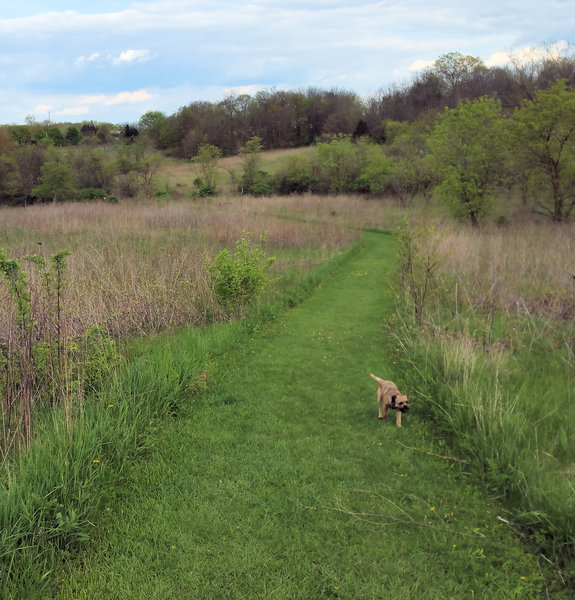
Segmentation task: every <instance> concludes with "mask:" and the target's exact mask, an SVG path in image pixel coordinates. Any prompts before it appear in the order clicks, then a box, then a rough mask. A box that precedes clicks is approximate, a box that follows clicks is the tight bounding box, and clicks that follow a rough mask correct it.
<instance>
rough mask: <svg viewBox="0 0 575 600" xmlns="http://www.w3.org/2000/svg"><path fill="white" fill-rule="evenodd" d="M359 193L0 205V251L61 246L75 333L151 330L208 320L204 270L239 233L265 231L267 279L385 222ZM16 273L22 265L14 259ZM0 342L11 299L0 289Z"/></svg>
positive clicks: (211, 311)
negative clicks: (273, 257)
mask: <svg viewBox="0 0 575 600" xmlns="http://www.w3.org/2000/svg"><path fill="white" fill-rule="evenodd" d="M385 212H386V211H385V204H382V203H381V202H377V201H373V200H364V199H362V198H359V197H353V196H341V197H337V198H327V197H314V196H302V197H290V198H248V197H245V198H244V197H231V196H230V197H223V198H217V199H214V200H209V201H197V202H196V201H192V200H178V201H176V200H174V201H169V202H166V203H164V204H163V205H162V204H157V203H154V202H153V201H148V202H123V203H120V204H116V205H114V204H106V203H90V204H87V203H86V204H84V203H74V204H55V205H54V204H50V205H41V206H32V207H27V208H0V246H1V247H4V248H6V251H7V252H8V254H9V255H10V256H12V257H15V258H20V257H22V256H24V255H26V254H32V253H39V254H43V255H44V256H46V257H49V256H50V255H51V254H53V253H55V252H56V251H58V250H60V249H63V248H65V249H68V250H70V251H71V252H72V256H70V257H68V259H67V264H68V273H67V286H66V292H65V293H66V298H65V300H66V306H67V307H68V313H69V316H70V318H71V320H72V324H71V326H72V327H73V328H74V329H77V330H78V331H81V330H83V329H85V327H87V326H89V325H92V324H96V323H98V324H102V325H105V326H106V327H107V328H108V329H109V330H110V331H111V332H113V333H114V334H116V335H126V334H130V333H135V332H149V331H158V330H160V329H165V328H168V327H172V326H176V325H183V324H195V323H199V322H202V321H203V320H205V319H206V318H214V317H217V311H216V307H215V306H214V302H213V299H212V295H211V291H210V287H209V282H208V281H207V277H206V270H205V264H206V262H207V261H209V260H211V259H212V258H213V256H214V255H215V254H216V253H217V252H218V251H219V250H220V249H221V248H222V247H224V246H227V247H232V246H233V244H234V242H235V241H236V240H237V239H239V237H240V236H241V233H242V231H251V232H253V233H254V235H255V236H259V235H261V234H264V233H267V239H268V242H267V245H268V251H269V252H270V253H275V254H277V255H278V258H279V260H278V261H277V263H276V265H275V266H274V268H275V270H276V273H280V272H282V271H283V270H285V269H286V268H298V269H300V268H309V267H312V266H314V265H315V264H317V263H318V262H320V261H321V260H324V259H326V258H327V257H329V256H330V255H331V254H332V253H334V252H336V251H337V250H338V249H339V248H341V247H343V246H345V245H347V244H349V243H351V242H353V241H354V240H356V239H358V237H359V235H360V231H361V227H363V226H366V225H367V226H375V225H381V224H382V223H383V222H384V221H385ZM23 266H24V268H28V267H27V266H26V263H23ZM0 301H1V303H2V304H1V307H2V308H0V339H2V338H3V339H6V335H7V330H8V324H9V322H10V312H9V311H10V302H9V299H8V297H7V292H6V288H5V285H4V284H3V283H2V284H0Z"/></svg>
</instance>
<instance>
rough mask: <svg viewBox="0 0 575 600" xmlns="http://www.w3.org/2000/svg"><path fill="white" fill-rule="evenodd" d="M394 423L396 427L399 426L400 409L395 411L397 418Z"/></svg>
mask: <svg viewBox="0 0 575 600" xmlns="http://www.w3.org/2000/svg"><path fill="white" fill-rule="evenodd" d="M395 424H396V425H397V426H398V427H401V411H400V410H398V411H397V418H396V419H395Z"/></svg>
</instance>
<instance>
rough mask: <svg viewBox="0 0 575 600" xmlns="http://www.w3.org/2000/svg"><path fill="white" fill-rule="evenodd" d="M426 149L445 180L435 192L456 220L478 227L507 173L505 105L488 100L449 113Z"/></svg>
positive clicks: (454, 109)
mask: <svg viewBox="0 0 575 600" xmlns="http://www.w3.org/2000/svg"><path fill="white" fill-rule="evenodd" d="M427 146H428V149H429V150H430V152H431V160H432V163H433V164H434V166H435V169H436V170H437V173H438V176H439V177H440V178H441V183H440V184H439V185H438V186H437V187H436V188H435V192H436V193H437V195H438V196H439V198H440V200H442V201H443V202H444V203H445V204H446V205H447V206H448V208H449V209H450V211H451V212H452V214H453V215H454V216H456V217H462V218H467V219H469V220H470V221H471V224H472V225H473V226H474V227H477V226H478V225H479V219H480V217H481V216H482V215H483V214H484V213H485V212H487V210H488V209H489V206H490V204H491V201H492V199H493V193H494V191H495V189H496V187H497V185H498V184H499V183H500V182H501V178H502V175H503V169H502V167H503V164H504V159H505V155H506V146H505V137H504V126H503V121H502V118H501V103H500V101H499V100H497V99H496V98H493V97H487V96H483V97H482V98H478V99H477V100H474V101H473V102H460V103H459V104H458V106H457V108H453V109H445V111H444V112H443V113H442V114H441V115H440V116H439V120H438V122H437V124H436V125H435V127H434V128H433V130H432V132H431V134H430V135H429V137H428V139H427Z"/></svg>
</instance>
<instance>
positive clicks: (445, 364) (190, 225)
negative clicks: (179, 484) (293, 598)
mask: <svg viewBox="0 0 575 600" xmlns="http://www.w3.org/2000/svg"><path fill="white" fill-rule="evenodd" d="M287 155H289V152H277V153H275V154H273V155H270V157H269V161H270V162H269V163H266V164H265V168H266V169H268V170H270V171H272V170H273V168H276V167H277V166H278V165H281V161H282V160H284V158H285V157H286V156H287ZM226 160H229V161H233V159H226ZM274 165H275V166H274ZM231 166H232V167H233V164H232V165H231ZM226 167H230V165H226V164H225V163H224V164H223V165H222V169H221V171H220V179H221V182H222V185H223V187H224V189H226V188H225V186H226V185H228V184H226V181H227V179H226V173H227V171H226ZM195 176H196V173H195V172H194V170H193V168H190V167H189V165H188V167H187V168H185V167H183V166H182V163H176V162H175V161H174V162H169V161H168V163H167V164H166V165H165V167H164V168H163V170H162V172H161V173H160V174H159V175H158V176H157V183H156V186H157V188H158V189H163V190H165V191H166V192H167V194H165V195H157V196H156V198H151V199H150V198H149V199H146V198H142V199H136V200H129V201H122V202H120V203H119V204H108V203H99V202H97V203H70V204H49V205H40V206H30V207H20V208H0V247H3V248H5V250H6V253H7V254H8V255H9V256H12V257H15V258H21V257H23V256H25V255H29V254H33V253H38V254H40V255H42V256H45V257H48V256H50V255H52V254H53V253H55V252H57V251H59V250H62V249H66V250H69V251H70V252H71V255H70V256H68V257H67V258H66V265H67V268H66V274H65V285H64V287H63V291H62V299H63V305H64V307H65V314H66V330H67V332H68V334H69V335H70V336H71V338H74V337H75V336H80V335H81V334H82V333H83V332H84V331H86V329H88V328H89V327H90V326H93V325H100V326H103V327H104V329H105V330H106V332H107V333H108V335H110V336H111V338H112V339H113V340H116V341H117V343H118V346H119V349H120V354H121V355H122V356H123V360H122V365H121V366H120V368H119V371H118V373H117V374H115V375H112V376H111V378H110V381H109V382H107V383H106V384H105V385H104V386H103V389H101V390H99V391H97V392H96V394H95V396H94V398H92V399H90V398H89V397H86V398H83V399H81V401H80V400H78V401H77V402H76V403H75V404H74V405H73V406H52V407H46V406H45V405H44V404H42V405H40V404H39V405H38V406H37V407H36V411H35V414H34V417H35V424H34V428H35V429H34V431H35V435H34V438H33V442H32V445H31V447H30V449H29V450H28V451H26V452H22V453H21V454H20V455H18V456H15V455H14V454H13V453H11V452H8V451H7V449H6V448H4V449H3V456H2V478H3V481H4V486H3V488H2V492H1V493H2V495H3V496H2V498H1V500H2V502H0V505H1V506H2V513H1V524H2V538H1V539H0V544H1V552H0V556H1V557H2V558H1V560H2V571H1V574H0V581H1V582H2V584H3V586H7V585H8V584H10V586H12V588H10V589H13V590H19V592H18V591H17V592H14V593H15V594H17V593H23V592H22V590H24V589H26V588H24V587H22V586H23V585H24V583H23V582H24V581H26V582H28V583H27V584H26V585H30V586H33V585H37V586H40V587H42V585H49V584H46V582H47V581H48V582H49V581H50V578H51V577H52V575H50V572H51V571H52V570H54V572H58V570H59V569H61V567H62V561H63V560H64V562H66V561H68V560H72V559H74V558H75V556H76V553H77V551H78V548H81V547H83V546H85V545H86V543H88V542H89V539H90V538H91V537H92V536H93V535H95V534H94V530H95V529H94V526H93V523H97V522H98V519H99V518H100V517H99V515H101V514H102V511H103V510H104V507H105V506H106V505H107V504H109V503H113V502H115V501H117V500H118V498H120V499H121V498H123V497H125V496H126V494H128V491H127V487H126V483H125V477H129V476H131V475H130V473H131V472H132V471H131V469H132V468H133V467H131V466H130V465H133V464H134V463H137V462H138V461H139V460H141V459H142V456H149V455H150V454H153V453H154V450H153V447H154V445H155V444H159V443H161V437H157V436H158V435H160V434H161V431H162V427H163V425H162V423H165V419H166V418H169V416H174V415H178V414H179V411H180V410H182V407H184V406H185V405H186V402H187V401H188V400H189V398H190V396H192V397H194V395H196V394H200V393H202V392H203V391H204V390H205V389H206V386H208V385H210V384H211V382H215V381H217V379H218V377H219V376H220V375H218V373H220V371H219V370H218V369H219V367H218V366H217V365H218V364H219V362H218V361H221V360H222V357H225V356H226V355H227V353H229V352H231V351H232V350H233V349H234V348H238V347H242V346H243V345H244V344H245V343H246V340H249V339H251V338H252V337H254V336H257V334H258V332H259V331H260V330H261V329H262V328H263V327H265V323H267V322H273V321H275V320H277V319H279V315H280V314H281V313H282V311H285V310H286V307H287V306H292V305H294V304H295V303H298V302H299V301H301V300H302V299H303V298H305V297H306V296H309V295H310V294H311V293H312V292H313V289H314V288H315V286H317V285H318V284H319V283H320V282H321V281H322V280H323V279H325V278H326V277H328V273H330V272H332V271H333V269H337V268H338V264H339V263H340V261H342V260H345V257H346V256H348V255H349V253H350V252H353V251H354V248H357V244H358V243H359V240H360V238H361V234H362V229H363V228H382V229H389V230H395V229H396V228H398V227H401V223H402V218H403V217H404V216H406V215H407V216H408V217H409V220H410V223H411V224H412V225H413V224H416V223H417V222H419V221H422V220H423V221H424V222H425V223H428V224H431V225H433V228H434V233H433V239H432V241H431V243H432V245H433V248H432V250H433V252H434V253H435V254H436V256H437V257H438V261H437V265H436V266H435V267H434V270H433V277H432V278H431V280H430V286H431V288H432V293H430V294H429V296H428V299H427V301H426V305H425V314H424V318H423V319H422V320H420V321H417V320H416V319H414V317H413V310H412V297H411V295H410V292H409V289H407V288H405V287H403V288H402V287H401V283H400V278H395V277H388V278H386V281H385V282H383V283H382V284H381V296H382V298H384V297H386V298H388V299H389V298H393V299H395V310H394V312H393V315H392V316H391V317H389V319H388V321H387V322H381V323H377V324H374V329H375V330H377V331H379V332H380V333H379V336H380V337H379V338H378V339H379V340H380V343H381V348H382V354H383V357H384V360H385V361H387V362H388V363H394V364H395V363H396V366H394V367H393V369H394V371H395V372H396V373H397V376H398V377H399V378H400V379H401V382H402V385H403V386H404V388H405V390H406V392H405V393H407V394H408V395H409V396H410V397H413V398H414V409H413V410H414V413H416V414H418V415H419V418H421V419H429V421H430V423H431V424H432V425H430V432H428V433H426V435H427V436H431V438H432V442H431V443H432V444H433V446H432V448H433V451H434V452H436V453H439V454H443V453H446V454H448V453H455V455H456V456H457V457H458V458H459V459H460V460H461V461H464V462H463V463H461V464H465V467H464V470H465V472H466V473H468V475H467V476H468V478H469V479H470V481H471V482H473V483H474V484H475V485H477V486H478V487H479V488H481V489H485V490H487V491H488V493H489V495H490V497H491V498H492V499H494V501H495V502H496V503H497V504H498V505H500V506H501V507H502V510H504V511H505V512H504V513H500V514H504V517H502V518H503V519H504V521H505V522H506V523H507V525H508V527H510V528H511V529H513V530H514V531H515V532H516V535H517V536H519V537H520V538H521V539H522V540H523V541H524V543H525V544H526V547H527V548H529V549H530V550H531V551H532V552H533V554H534V555H537V556H538V557H540V560H541V562H542V563H543V564H548V563H549V564H550V565H551V567H550V568H551V570H552V571H553V573H554V577H555V579H556V581H557V580H558V581H560V582H561V583H562V585H564V586H567V587H569V586H571V587H572V586H574V585H575V584H574V579H575V574H574V573H575V572H574V556H573V551H572V548H573V542H574V540H575V523H574V522H573V515H575V506H574V493H573V489H574V488H573V477H574V476H575V470H574V467H573V465H574V464H575V457H574V455H573V446H572V442H571V440H572V439H573V434H574V433H575V431H574V428H575V413H574V410H573V397H572V389H573V383H574V381H573V380H574V362H575V358H574V357H575V353H574V344H575V342H574V340H575V333H574V328H573V318H574V313H575V285H574V280H573V273H574V272H575V243H574V241H575V237H574V230H573V228H572V226H571V225H568V224H564V225H561V226H557V225H552V224H550V223H546V222H542V221H536V220H534V219H533V218H531V217H529V216H527V215H525V214H523V213H521V212H519V211H518V212H513V211H511V212H510V213H509V217H508V218H507V219H506V220H505V222H504V223H501V222H499V224H497V223H495V222H493V223H489V222H487V223H485V224H484V225H483V226H482V227H481V228H479V229H477V230H472V229H471V228H469V227H466V226H464V225H457V224H454V223H453V222H452V221H450V220H449V221H448V220H445V219H444V218H443V217H442V216H441V215H440V213H439V211H438V208H437V206H435V205H430V204H428V203H426V202H423V201H416V202H415V203H413V204H412V205H411V206H408V207H404V206H400V205H398V204H397V202H396V201H395V200H393V199H391V198H383V199H382V198H373V197H370V198H365V197H362V196H357V195H356V196H353V195H339V196H318V195H302V196H289V197H260V198H253V197H247V196H241V197H240V196H235V195H232V194H229V193H223V194H222V195H220V196H217V197H215V198H209V199H201V198H191V197H189V196H188V194H187V190H189V189H190V188H191V186H192V185H193V179H194V177H195ZM228 191H229V190H228ZM243 231H250V232H252V233H253V234H254V236H259V235H262V234H267V241H266V242H265V250H266V252H268V253H269V254H270V255H274V256H276V257H277V260H276V262H275V263H274V265H273V266H272V267H271V269H270V275H271V277H270V279H271V284H270V286H269V287H268V289H267V291H266V295H265V296H264V299H263V304H262V305H261V306H262V308H261V309H260V310H259V311H258V310H255V311H251V312H249V314H248V316H247V317H246V318H244V319H240V320H238V321H236V320H232V316H231V315H229V314H228V313H226V312H225V311H224V310H222V308H221V307H220V306H218V303H217V301H216V299H215V297H214V294H213V289H212V287H211V284H210V281H209V277H208V275H207V271H206V265H207V264H209V263H210V261H212V260H213V258H214V256H215V255H216V254H217V253H218V252H219V251H220V250H221V249H222V248H232V247H233V245H234V243H235V242H236V241H237V240H238V239H239V238H240V236H241V234H242V232H243ZM338 261H339V262H338ZM23 264H25V261H24V262H23ZM322 269H323V270H322ZM0 300H1V303H0V306H2V307H3V308H2V310H1V312H0V340H1V343H2V344H3V346H2V347H3V348H4V347H6V345H7V344H8V342H9V340H10V339H11V336H13V335H14V325H13V323H14V319H15V314H14V312H13V310H14V309H13V303H12V302H11V301H10V298H9V292H8V290H7V288H6V287H5V286H4V285H2V286H0ZM270 303H271V304H270ZM274 303H275V304H274ZM266 306H267V307H268V308H265V307H266ZM270 306H273V308H269V307H270ZM182 327H184V328H185V329H184V332H185V333H183V334H182V335H183V338H182V339H183V340H185V341H183V342H182V344H181V345H177V344H175V348H174V350H167V346H165V347H162V345H161V344H160V345H159V346H157V347H156V348H155V349H154V354H153V358H151V357H150V356H146V355H145V352H143V351H142V347H144V348H145V347H146V343H147V342H146V340H148V339H149V340H154V339H156V338H155V337H154V336H155V335H156V334H158V333H160V332H168V331H175V330H176V328H182ZM190 327H191V328H192V329H191V330H190V329H187V328H190ZM142 344H143V346H142ZM162 348H163V349H162ZM94 399H95V401H94ZM112 416H113V418H112ZM3 418H4V414H3ZM156 430H159V432H160V434H158V432H157V431H156ZM103 463H105V465H106V467H105V468H99V467H98V465H100V464H103ZM458 481H459V480H458ZM96 529H97V528H96ZM461 568H464V566H462V567H461ZM42 582H44V583H42ZM555 586H556V582H555ZM332 587H333V586H332ZM5 589H6V590H7V589H8V587H5ZM31 589H33V587H29V588H28V589H26V591H27V593H31V592H30V590H31ZM332 592H333V589H332ZM10 593H11V592H9V591H8V592H5V597H6V598H11V597H18V596H17V595H13V596H11V595H10ZM30 597H32V596H30ZM502 597H503V596H502ZM524 597H530V596H529V595H525V596H524ZM531 597H536V596H531Z"/></svg>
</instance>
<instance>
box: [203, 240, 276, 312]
mask: <svg viewBox="0 0 575 600" xmlns="http://www.w3.org/2000/svg"><path fill="white" fill-rule="evenodd" d="M251 236H252V234H251V233H249V232H245V231H244V233H243V234H242V236H241V238H240V239H239V240H238V241H237V242H236V250H235V253H234V254H232V253H231V252H230V251H229V250H227V249H225V250H222V251H221V252H219V253H218V254H217V256H216V258H215V260H214V262H213V263H212V264H211V265H210V266H209V268H208V270H209V274H210V277H211V280H212V284H213V286H214V294H215V296H216V298H217V300H218V303H219V304H220V306H222V308H224V310H226V311H227V312H229V313H233V312H235V311H236V310H238V309H240V310H241V309H243V308H244V307H246V306H247V305H248V304H251V303H253V302H254V301H255V300H257V299H258V298H259V296H260V295H261V293H262V292H263V290H264V287H265V283H266V274H265V272H266V270H267V269H268V268H269V267H270V266H271V265H272V264H273V263H274V262H275V260H276V259H275V256H267V255H266V252H265V250H264V249H263V248H262V244H263V243H264V242H265V236H262V237H260V240H259V244H253V243H252V241H251Z"/></svg>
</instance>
